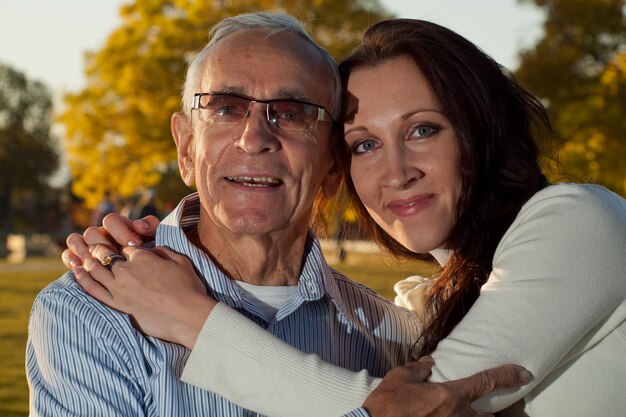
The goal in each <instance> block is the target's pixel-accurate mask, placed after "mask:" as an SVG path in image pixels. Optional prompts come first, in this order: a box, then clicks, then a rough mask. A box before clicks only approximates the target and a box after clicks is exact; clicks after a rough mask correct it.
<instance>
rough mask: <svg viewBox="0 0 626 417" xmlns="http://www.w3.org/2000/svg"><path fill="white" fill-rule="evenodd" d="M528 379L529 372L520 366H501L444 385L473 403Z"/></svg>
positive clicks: (523, 382)
mask: <svg viewBox="0 0 626 417" xmlns="http://www.w3.org/2000/svg"><path fill="white" fill-rule="evenodd" d="M530 377H531V375H530V372H528V371H527V370H526V369H525V368H523V367H521V366H518V365H503V366H499V367H497V368H491V369H487V370H485V371H482V372H478V373H476V374H474V375H472V376H469V377H467V378H463V379H459V380H456V381H451V382H447V383H446V384H447V385H448V386H449V387H451V388H453V389H455V390H458V391H457V392H458V393H459V395H461V396H463V397H464V398H467V399H469V400H470V401H474V400H476V399H477V398H479V397H482V396H483V395H486V394H488V393H490V392H491V391H493V390H495V389H499V388H507V387H514V386H518V385H522V384H525V383H526V382H528V381H529V380H530Z"/></svg>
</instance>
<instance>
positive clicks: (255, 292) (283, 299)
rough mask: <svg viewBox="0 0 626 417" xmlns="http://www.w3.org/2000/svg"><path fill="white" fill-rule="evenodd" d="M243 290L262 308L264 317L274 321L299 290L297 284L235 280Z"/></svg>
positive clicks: (244, 294)
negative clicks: (275, 284)
mask: <svg viewBox="0 0 626 417" xmlns="http://www.w3.org/2000/svg"><path fill="white" fill-rule="evenodd" d="M233 282H234V283H235V284H237V286H238V287H239V289H240V290H241V295H242V296H243V297H244V298H246V299H247V300H249V301H251V302H252V303H254V305H256V306H257V307H259V308H260V309H261V311H262V312H263V315H264V316H265V317H264V319H265V320H266V321H272V320H273V319H274V316H276V313H277V312H278V310H280V309H281V308H282V307H283V306H284V305H285V304H287V302H288V301H289V300H290V299H291V296H292V295H293V293H294V292H296V291H297V289H298V286H297V285H288V286H274V285H253V284H248V283H247V282H243V281H233Z"/></svg>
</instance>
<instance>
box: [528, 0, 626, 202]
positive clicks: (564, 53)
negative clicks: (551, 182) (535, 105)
mask: <svg viewBox="0 0 626 417" xmlns="http://www.w3.org/2000/svg"><path fill="white" fill-rule="evenodd" d="M521 1H524V2H533V3H534V4H535V5H537V6H539V7H541V8H542V9H544V10H545V12H546V21H545V23H544V37H543V39H541V40H540V41H539V42H538V43H537V44H536V45H535V47H534V48H533V49H531V50H528V51H525V52H523V53H522V54H521V64H520V67H519V68H518V70H517V71H516V76H517V78H518V80H519V81H520V83H521V84H522V85H524V86H525V87H526V88H528V89H529V90H530V91H531V92H532V93H533V94H535V95H537V96H539V97H541V98H542V100H543V101H544V104H546V106H547V108H548V111H549V113H550V117H551V119H552V122H553V124H554V128H555V130H556V132H557V134H558V144H557V145H558V151H559V159H560V161H561V162H562V164H563V167H564V168H565V170H566V172H568V173H570V174H572V175H573V176H574V177H575V178H577V179H580V180H583V181H593V182H596V183H600V184H603V185H605V186H607V187H609V188H611V189H612V190H614V191H616V192H618V193H620V194H622V195H626V164H625V163H624V159H625V158H626V117H625V115H626V16H625V14H626V1H625V0H593V1H589V0H521Z"/></svg>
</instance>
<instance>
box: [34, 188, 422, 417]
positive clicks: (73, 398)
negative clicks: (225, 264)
mask: <svg viewBox="0 0 626 417" xmlns="http://www.w3.org/2000/svg"><path fill="white" fill-rule="evenodd" d="M198 219H199V200H198V198H197V194H192V195H190V196H188V197H187V198H185V199H184V200H183V201H182V202H181V204H179V206H178V207H177V208H176V209H175V210H174V211H173V212H172V213H171V214H170V215H169V216H168V217H167V218H166V219H165V220H164V221H163V222H162V223H161V225H160V226H159V228H158V231H157V237H156V244H157V245H159V246H167V247H170V248H171V249H173V250H175V251H177V252H180V253H184V254H186V255H187V256H188V257H189V258H190V259H191V261H192V262H193V264H194V266H195V267H196V270H197V271H198V272H199V275H200V276H201V277H202V279H203V280H204V282H205V284H206V286H207V289H208V292H209V294H210V295H211V296H213V297H215V298H216V299H218V300H219V301H221V302H224V303H226V304H228V305H229V306H231V307H233V308H235V309H237V310H238V311H240V312H241V313H242V314H244V315H245V316H246V317H248V318H250V319H251V320H253V321H254V322H255V323H257V324H258V325H259V326H261V327H263V328H265V329H267V331H269V332H270V333H272V334H274V335H275V336H277V337H279V338H280V339H282V340H284V341H286V342H287V343H290V344H291V345H293V346H295V347H297V348H299V349H301V350H303V351H305V352H308V353H315V354H317V355H319V356H320V357H321V358H322V359H323V360H325V361H327V362H331V363H333V364H336V365H339V366H342V367H344V368H347V369H351V370H355V371H358V370H361V369H367V370H368V371H369V372H370V374H371V375H374V376H383V375H384V374H385V373H386V372H387V371H388V370H389V369H391V368H393V367H395V366H398V365H401V364H403V363H405V362H406V361H407V360H409V359H410V351H411V346H412V344H413V343H414V342H415V340H416V338H417V336H418V334H417V331H418V323H417V321H416V319H415V317H414V316H413V315H412V314H411V313H409V312H408V311H404V310H400V309H398V308H395V307H394V306H393V305H392V304H391V303H389V302H388V301H387V300H385V299H383V298H382V297H380V296H379V295H378V294H376V293H375V292H373V291H371V290H370V289H368V288H366V287H364V286H362V285H360V284H358V283H355V282H353V281H350V280H349V279H347V278H346V277H344V276H343V275H341V274H340V273H338V272H337V271H334V270H332V269H331V268H330V267H329V266H328V265H327V264H326V262H325V261H324V258H323V256H322V252H321V249H320V246H319V243H318V242H317V240H316V239H315V238H314V237H313V235H312V234H310V235H309V238H308V239H307V243H306V254H305V259H304V265H303V268H302V274H301V276H300V279H299V283H298V290H297V291H295V292H294V294H293V296H292V297H291V299H290V301H289V302H288V303H287V304H286V305H285V306H283V307H282V308H281V309H280V310H279V311H278V312H277V314H276V316H275V318H274V319H272V320H271V321H270V322H267V321H265V320H264V319H262V318H261V317H262V316H263V314H262V312H261V310H259V308H258V307H257V306H256V305H255V304H254V303H252V302H251V301H249V300H247V299H246V298H245V296H244V294H243V293H242V291H240V290H239V288H238V286H236V285H234V284H233V282H232V281H231V280H230V279H229V278H228V277H227V276H226V275H224V274H223V273H222V272H221V271H220V270H219V269H218V268H217V267H216V265H215V264H214V263H213V262H212V261H211V259H210V257H209V256H207V255H206V254H205V253H203V252H202V251H200V250H199V249H198V248H197V247H195V246H194V245H193V244H191V242H190V241H189V240H188V239H187V237H186V235H185V230H187V229H189V228H193V227H196V225H197V222H198ZM241 342H242V343H246V341H245V340H242V341H241ZM188 355H189V351H188V350H187V349H186V348H184V347H183V346H180V345H177V344H172V343H168V342H164V341H162V340H159V339H156V338H152V337H146V336H144V335H142V334H141V333H140V332H138V331H137V330H135V329H134V328H133V326H132V324H131V322H130V320H129V318H128V316H127V315H125V314H121V313H119V312H117V311H114V310H112V309H110V308H108V307H106V306H105V305H103V304H100V303H99V302H97V301H95V300H94V299H92V298H91V297H89V296H88V295H87V294H86V293H85V292H84V291H83V290H82V289H81V288H80V286H79V285H78V284H76V282H75V281H74V279H73V275H72V273H71V272H69V273H67V274H65V275H64V276H63V277H61V278H60V279H59V280H57V281H55V282H53V283H52V284H50V285H49V286H48V287H47V288H45V289H44V290H43V291H42V292H41V293H40V294H39V295H38V297H37V299H36V300H35V303H34V305H33V309H32V312H31V318H30V325H29V338H28V345H27V375H28V381H29V385H30V390H31V393H30V407H31V415H32V416H40V415H42V416H78V415H80V416H215V417H219V416H242V417H243V416H257V415H258V414H256V413H255V412H253V411H249V410H245V409H243V408H241V407H239V406H237V405H236V404H233V403H230V402H229V401H227V400H226V399H224V398H222V397H220V396H218V395H217V394H214V393H211V392H208V391H204V390H201V389H199V388H196V387H194V386H191V385H188V384H185V383H183V382H181V381H180V375H181V373H182V369H183V367H184V364H185V362H186V359H187V357H188ZM352 415H354V416H360V415H367V414H366V413H365V412H364V411H363V410H355V412H354V414H352Z"/></svg>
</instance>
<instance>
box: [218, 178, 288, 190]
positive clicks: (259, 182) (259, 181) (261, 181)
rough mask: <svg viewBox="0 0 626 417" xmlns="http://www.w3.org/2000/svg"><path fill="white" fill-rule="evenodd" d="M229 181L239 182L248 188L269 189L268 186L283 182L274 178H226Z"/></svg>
mask: <svg viewBox="0 0 626 417" xmlns="http://www.w3.org/2000/svg"><path fill="white" fill-rule="evenodd" d="M226 179H227V180H228V181H232V182H237V183H240V184H241V185H245V186H247V187H267V186H268V185H276V184H280V183H281V182H282V181H281V180H279V179H277V178H272V177H247V176H239V177H226Z"/></svg>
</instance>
